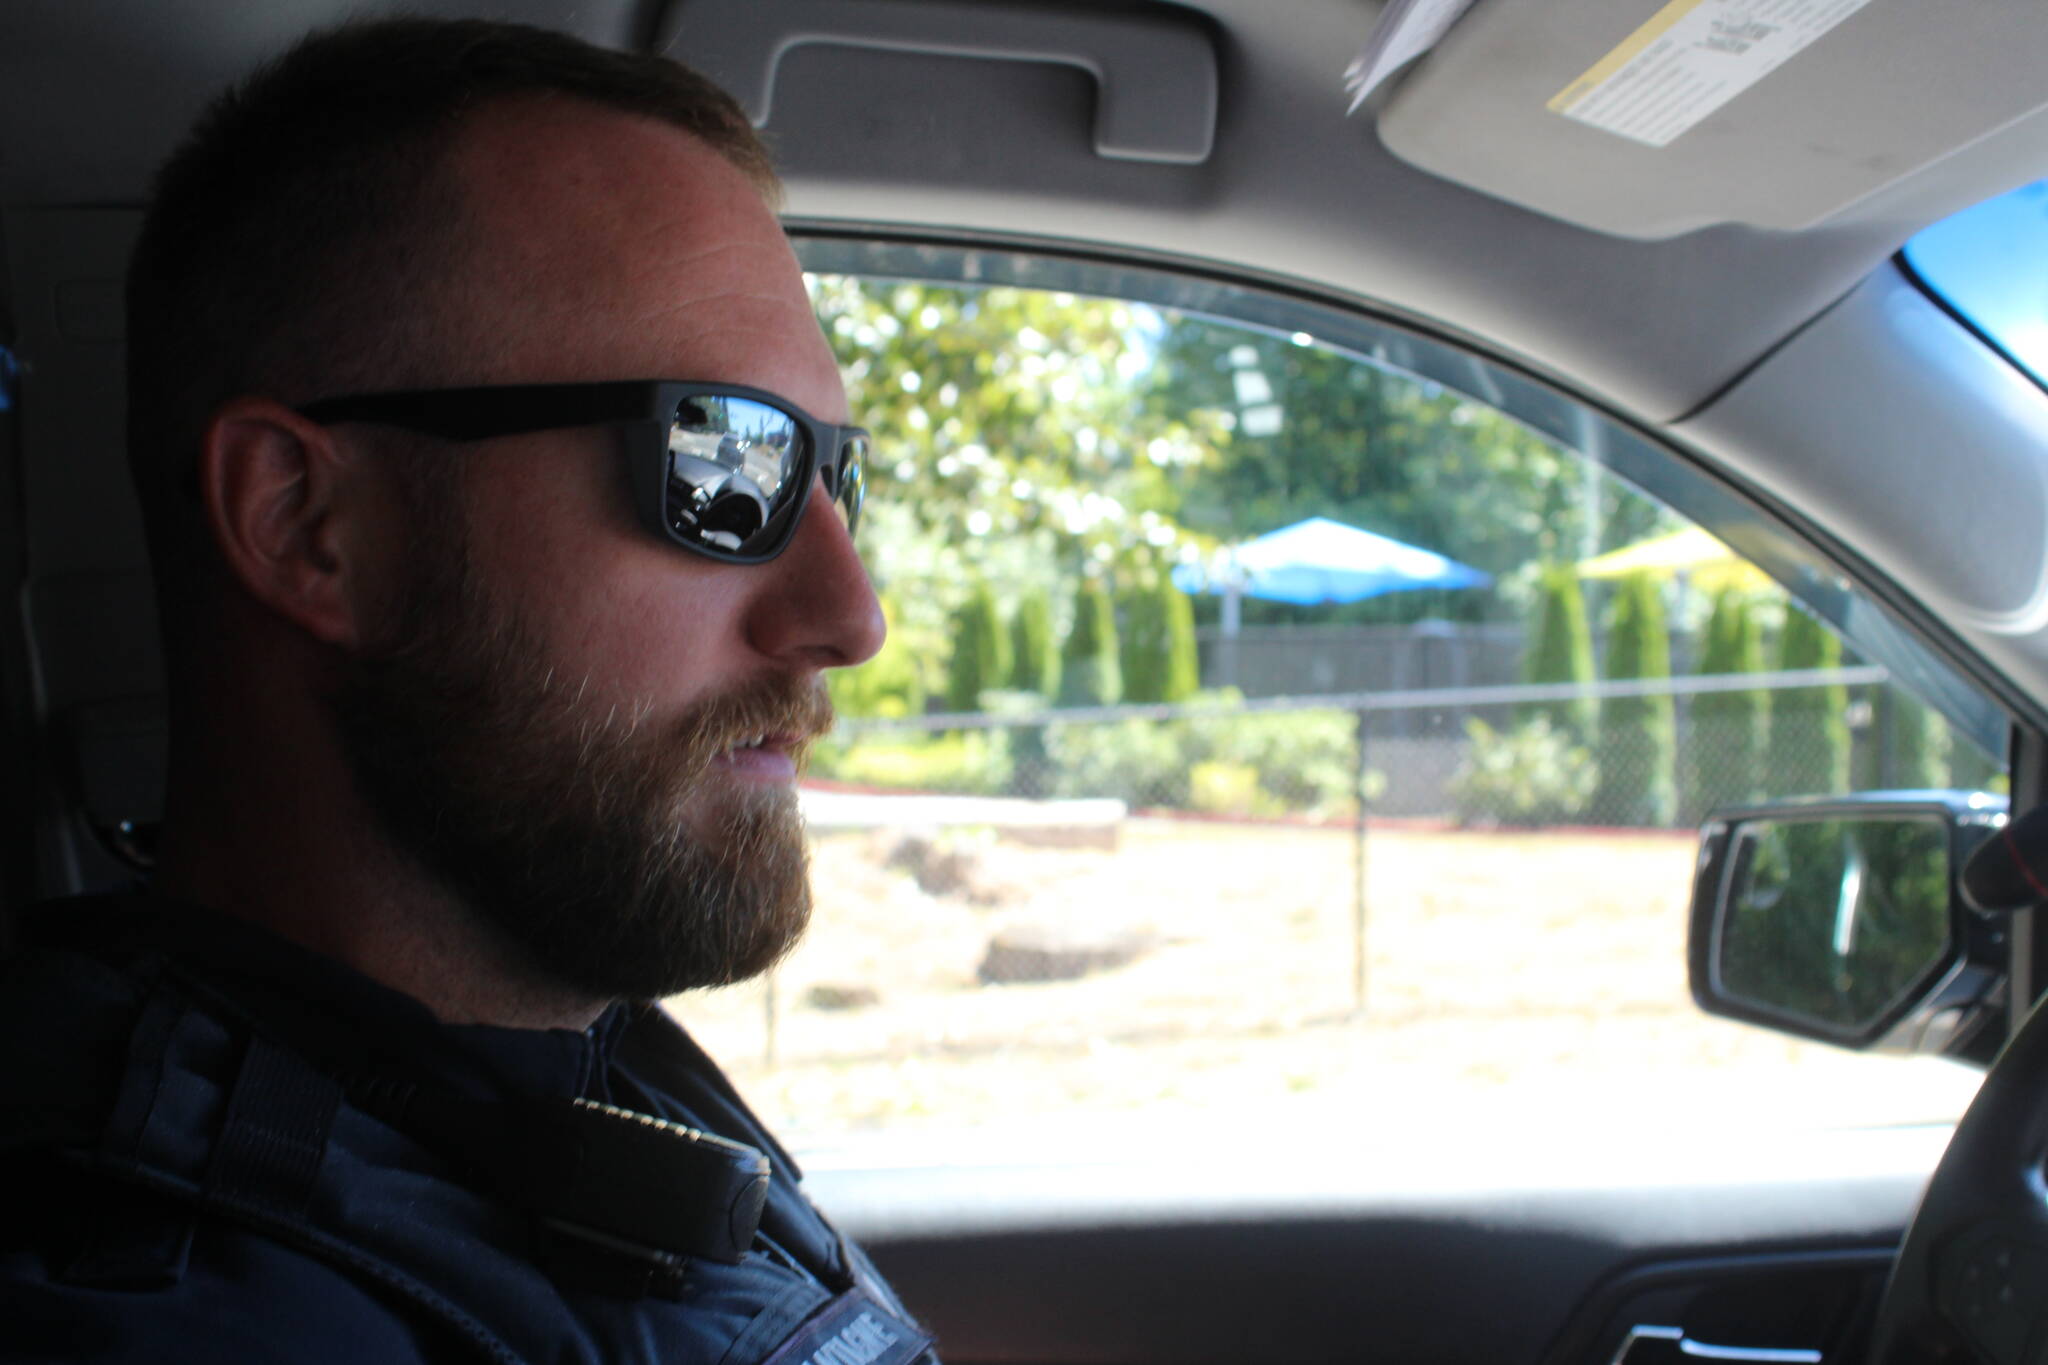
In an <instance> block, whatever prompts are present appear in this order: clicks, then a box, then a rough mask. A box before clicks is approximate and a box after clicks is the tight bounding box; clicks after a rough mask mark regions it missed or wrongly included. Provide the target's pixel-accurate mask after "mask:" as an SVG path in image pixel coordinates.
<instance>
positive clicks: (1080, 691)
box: [1059, 578, 1124, 706]
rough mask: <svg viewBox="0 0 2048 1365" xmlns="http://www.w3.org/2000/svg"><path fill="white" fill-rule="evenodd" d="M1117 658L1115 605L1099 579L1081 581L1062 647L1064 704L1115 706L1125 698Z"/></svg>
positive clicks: (1061, 693)
mask: <svg viewBox="0 0 2048 1365" xmlns="http://www.w3.org/2000/svg"><path fill="white" fill-rule="evenodd" d="M1123 690H1124V683H1123V670H1122V669H1121V668H1120V667H1119V666H1118V662H1117V639H1116V608H1115V606H1114V605H1113V604H1112V603H1111V602H1110V599H1109V589H1108V588H1106V587H1104V586H1103V585H1102V582H1101V580H1099V579H1093V578H1091V579H1088V580H1087V581H1085V582H1084V583H1082V585H1081V588H1080V591H1079V592H1078V593H1076V594H1075V597H1074V625H1073V628H1072V629H1071V630H1069V631H1068V632H1067V642H1066V646H1065V647H1064V648H1063V649H1062V650H1061V651H1060V690H1059V704H1060V705H1061V706H1114V705H1115V704H1116V703H1117V702H1118V701H1120V700H1121V699H1122V698H1123Z"/></svg>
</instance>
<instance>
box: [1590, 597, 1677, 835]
mask: <svg viewBox="0 0 2048 1365" xmlns="http://www.w3.org/2000/svg"><path fill="white" fill-rule="evenodd" d="M1611 610H1612V615H1611V617H1610V619H1609V624H1608V628H1607V677H1608V678H1610V679H1621V678H1631V679H1633V678H1644V679H1653V680H1657V681H1662V680H1665V679H1668V678H1669V677H1670V676H1671V636H1670V631H1669V629H1668V627H1667V626H1666V625H1665V620H1664V594H1663V592H1662V591H1661V590H1660V589H1659V587H1658V585H1657V581H1656V579H1655V578H1654V577H1652V576H1651V575H1650V574H1647V573H1637V574H1631V575H1629V576H1628V577H1627V578H1624V579H1623V580H1622V581H1621V583H1620V584H1619V585H1617V587H1616V589H1615V594H1614V604H1613V607H1612V609H1611ZM1677 756H1678V730H1677V720H1676V717H1675V714H1674V709H1673V706H1672V700H1671V696H1670V694H1669V693H1661V694H1655V695H1649V696H1641V697H1609V698H1608V699H1607V701H1606V702H1605V704H1604V705H1603V706H1602V708H1601V716H1600V786H1599V790H1598V792H1597V794H1596V795H1595V797H1594V801H1593V815H1594V818H1595V819H1596V820H1602V821H1607V822H1611V823H1614V824H1621V825H1649V826H1664V825H1669V824H1671V823H1672V821H1673V820H1674V819H1676V818H1677V813H1678V812H1677V805H1678V793H1677V778H1676V774H1675V768H1676V764H1677Z"/></svg>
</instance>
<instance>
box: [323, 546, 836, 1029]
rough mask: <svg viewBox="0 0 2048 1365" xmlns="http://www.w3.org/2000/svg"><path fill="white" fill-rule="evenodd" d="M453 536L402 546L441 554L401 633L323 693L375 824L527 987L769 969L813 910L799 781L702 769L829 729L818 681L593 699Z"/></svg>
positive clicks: (783, 678)
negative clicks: (685, 702) (622, 701)
mask: <svg viewBox="0 0 2048 1365" xmlns="http://www.w3.org/2000/svg"><path fill="white" fill-rule="evenodd" d="M437 520H438V519H437ZM448 529H450V528H448V527H446V526H443V527H442V528H441V529H440V531H438V532H436V535H435V536H423V537H421V538H420V539H419V540H418V541H416V542H415V543H416V544H419V545H422V546H425V545H433V546H435V548H433V549H430V550H427V551H426V552H425V553H426V558H427V560H428V561H429V562H427V563H423V564H421V565H420V566H419V567H420V569H421V572H420V573H419V575H418V579H417V581H416V583H415V584H414V585H413V586H414V588H415V591H414V592H413V593H412V594H410V596H409V598H408V601H407V603H406V605H405V608H404V610H403V612H402V615H401V619H400V620H399V622H398V624H397V627H396V629H395V630H394V631H393V632H392V634H391V636H390V637H389V640H388V644H387V645H386V647H383V648H379V649H377V650H376V651H374V654H373V655H371V654H368V653H366V656H365V657H363V658H361V659H359V660H357V661H356V662H355V663H354V664H353V666H352V667H351V670H350V676H349V677H348V679H347V680H346V682H345V684H344V685H343V687H342V688H341V689H340V690H339V693H338V695H337V697H336V716H337V720H338V722H339V725H340V729H341V735H342V740H343V743H344V745H345V746H346V748H347V750H348V753H349V757H350V761H351V763H352V765H353V767H354V771H355V777H356V782H357V785H358V787H359V789H360V791H361V793H362V795H363V798H364V800H365V801H366V802H367V803H368V805H369V806H370V808H371V811H372V813H373V815H374V816H375V817H376V818H377V819H379V820H380V821H381V822H382V825H383V828H384V832H385V833H386V834H387V835H388V837H389V838H390V839H391V840H392V841H393V842H394V843H395V844H396V845H397V846H398V847H399V848H400V850H401V851H402V852H404V853H405V854H407V855H409V856H410V857H411V859H412V860H413V861H414V862H415V863H417V864H418V865H419V866H420V868H422V869H423V870H424V871H425V872H426V873H427V874H428V875H430V876H431V877H433V878H434V879H435V880H437V881H438V882H439V883H441V884H442V885H443V886H444V887H446V888H447V889H448V890H450V891H452V892H453V893H454V894H455V896H456V897H457V898H458V899H459V900H460V901H461V902H462V903H463V904H464V905H465V906H466V907H467V908H468V909H469V910H470V912H471V913H473V914H474V916H475V917H476V919H477V921H478V922H480V923H481V924H482V925H483V926H484V927H485V928H486V930H487V931H488V932H490V933H491V934H492V935H493V937H495V938H496V939H497V940H498V941H499V943H500V945H501V946H502V947H503V948H504V949H506V950H507V951H508V952H509V953H510V954H511V955H512V956H513V958H514V960H515V961H516V962H518V963H519V965H520V966H522V967H523V968H524V969H525V970H527V971H528V972H530V973H532V974H534V975H535V976H536V977H538V978H539V979H541V980H546V981H550V982H552V983H554V984H557V985H561V986H566V987H569V988H571V989H573V990H577V991H579V992H584V993H588V994H590V995H592V996H597V997H602V998H605V999H621V998H626V999H650V998H654V997H658V996H663V995H671V994H674V993H675V992H677V991H682V990H688V989H691V988H694V987H699V986H719V985H726V984H729V983H731V982H734V981H741V980H745V979H746V978H748V977H750V976H755V975H758V974H759V973H761V972H764V971H766V970H767V969H768V968H770V967H772V966H773V965H775V963H776V962H777V961H779V960H780V959H781V958H782V956H783V955H784V954H786V953H787V952H788V951H789V949H790V948H791V947H793V946H794V945H795V943H796V941H797V939H798V938H800V937H801V936H802V934H803V931H804V929H805V927H806V926H807V925H808V923H809V921H810V911H811V897H810V884H809V868H808V857H807V853H806V849H805V844H804V831H803V820H802V816H801V815H800V814H799V812H798V810H797V806H796V794H795V792H794V791H793V790H792V789H790V788H788V787H785V786H781V785H769V784H756V783H752V782H749V781H746V780H744V779H741V778H737V777H732V776H727V777H725V778H724V779H723V780H721V778H720V775H719V774H718V773H717V772H716V770H715V769H714V763H715V761H716V760H717V759H718V757H719V756H720V755H721V754H724V753H726V752H728V751H730V750H731V749H733V748H734V747H735V746H737V745H742V744H745V743H746V742H747V741H748V740H749V739H750V738H751V737H753V736H757V735H761V734H764V733H766V734H770V735H782V736H801V737H803V739H804V741H805V742H806V743H807V742H808V740H809V739H810V738H812V737H815V736H816V735H819V734H822V733H823V732H824V731H825V730H826V729H827V728H829V726H830V724H831V705H830V703H829V702H828V701H827V700H826V697H825V690H824V685H823V680H822V679H821V678H819V677H818V676H817V675H816V674H804V675H777V676H775V677H772V678H769V679H766V680H763V681H761V682H759V683H757V684H755V685H753V686H751V687H747V688H743V689H734V690H730V691H727V692H724V693H720V694H718V695H717V696H714V697H711V698H709V699H707V700H705V701H703V702H702V703H700V704H698V705H695V706H693V707H692V708H691V709H690V710H689V711H688V712H687V713H685V714H684V715H682V716H680V717H677V718H674V719H672V720H670V721H667V722H656V721H654V720H653V719H651V718H650V717H648V716H647V714H646V713H645V712H644V711H622V710H621V709H620V708H619V707H618V706H616V705H612V704H608V703H595V702H592V701H590V700H588V699H587V697H586V692H587V691H588V690H589V689H590V684H591V679H590V678H589V677H588V675H585V674H582V673H581V672H571V671H570V670H567V669H557V668H555V667H551V666H549V665H548V664H547V663H546V661H545V660H546V653H545V650H544V647H543V644H542V641H540V640H539V639H537V638H536V637H535V634H534V632H532V631H530V630H529V629H527V628H526V626H525V625H524V623H523V621H522V619H521V618H520V616H519V615H518V613H517V612H516V610H514V609H512V608H510V607H508V606H502V605H499V604H497V603H496V602H494V601H493V600H492V599H491V596H490V594H489V592H488V591H487V590H486V589H485V588H483V587H482V585H479V584H478V583H477V582H476V581H475V575H474V574H472V573H471V572H470V571H469V569H468V566H467V563H466V560H467V555H466V552H465V551H464V549H463V548H462V545H461V543H460V542H461V541H462V540H463V539H464V537H463V536H461V535H460V533H459V532H458V533H457V534H455V535H453V536H449V535H447V534H445V533H446V531H447V530H448ZM437 536H438V539H437V538H436V537H437ZM433 561H439V562H433ZM565 674H566V675H567V676H566V677H565ZM569 677H573V678H574V679H576V680H575V681H569V680H568V678H569ZM797 757H798V758H799V759H801V757H802V754H801V749H800V750H799V752H798V755H797Z"/></svg>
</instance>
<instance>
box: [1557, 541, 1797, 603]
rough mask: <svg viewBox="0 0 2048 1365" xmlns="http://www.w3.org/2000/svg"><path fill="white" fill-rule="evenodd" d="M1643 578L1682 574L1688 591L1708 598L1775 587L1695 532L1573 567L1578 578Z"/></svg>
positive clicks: (1718, 544)
mask: <svg viewBox="0 0 2048 1365" xmlns="http://www.w3.org/2000/svg"><path fill="white" fill-rule="evenodd" d="M1643 572H1648V573H1653V574H1656V575H1658V576H1660V577H1664V578H1671V577H1675V576H1678V575H1681V574H1682V575H1684V576H1685V578H1686V580H1687V581H1688V582H1689V583H1691V584H1692V586H1694V587H1696V588H1698V589H1700V590H1701V591H1703V592H1710V593H1718V592H1720V591H1722V590H1723V589H1725V588H1743V589H1747V590H1751V591H1754V590H1757V589H1762V588H1772V587H1776V586H1777V584H1776V583H1775V581H1774V580H1773V579H1772V578H1771V576H1770V575H1769V574H1767V573H1765V572H1764V571H1763V570H1762V569H1759V568H1758V567H1757V566H1756V565H1754V564H1752V563H1750V562H1749V561H1748V560H1746V559H1744V558H1742V557H1741V556H1740V555H1738V554H1736V553H1735V551H1733V550H1731V549H1729V548H1728V547H1727V546H1726V545H1724V544H1723V543H1721V542H1720V541H1719V540H1717V539H1715V538H1714V536H1713V535H1712V534H1710V533H1709V532H1707V531H1706V530H1705V529H1704V528H1702V527H1698V526H1688V527H1686V528H1685V529H1684V530H1682V531H1673V532H1671V533H1670V534H1669V535H1662V536H1654V537H1652V538H1651V539H1649V540H1639V541H1637V542H1636V543H1635V544H1633V545H1624V546H1622V547H1621V548H1620V549H1619V550H1609V551H1608V552H1607V553H1606V554H1604V555H1596V556H1594V557H1593V558H1591V559H1588V560H1583V561H1581V562H1580V564H1579V577H1581V578H1624V577H1626V576H1628V575H1629V574H1632V573H1643Z"/></svg>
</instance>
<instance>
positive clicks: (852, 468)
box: [837, 436, 868, 535]
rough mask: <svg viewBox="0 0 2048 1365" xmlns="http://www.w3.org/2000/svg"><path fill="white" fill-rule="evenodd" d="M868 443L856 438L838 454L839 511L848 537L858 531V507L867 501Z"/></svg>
mask: <svg viewBox="0 0 2048 1365" xmlns="http://www.w3.org/2000/svg"><path fill="white" fill-rule="evenodd" d="M867 483H868V443H867V442H866V441H865V440H863V439H862V438H860V437H858V436H856V437H854V438H853V439H851V440H849V441H848V442H847V443H846V445H845V446H844V447H843V448H842V449H841V450H840V453H839V487H838V489H837V492H838V495H839V496H838V503H839V510H840V511H841V512H842V513H844V514H845V516H846V531H847V534H848V535H851V534H853V532H855V531H857V530H859V529H860V507H861V503H863V502H864V501H866V500H867V491H868V490H867Z"/></svg>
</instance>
